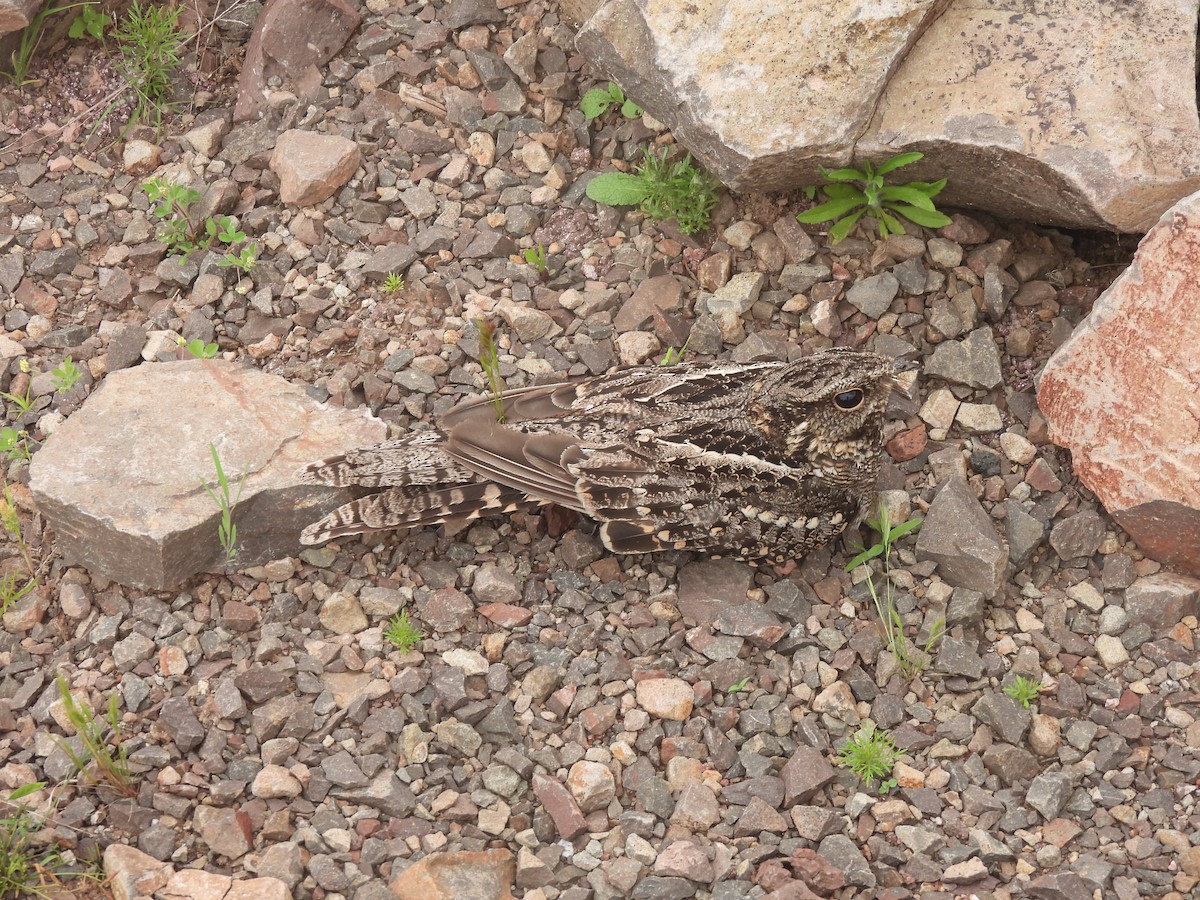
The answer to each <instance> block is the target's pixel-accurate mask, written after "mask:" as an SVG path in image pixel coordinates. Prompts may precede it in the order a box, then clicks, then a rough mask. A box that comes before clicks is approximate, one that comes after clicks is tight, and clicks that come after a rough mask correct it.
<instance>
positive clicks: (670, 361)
mask: <svg viewBox="0 0 1200 900" xmlns="http://www.w3.org/2000/svg"><path fill="white" fill-rule="evenodd" d="M691 342H692V336H691V335H690V334H689V335H688V338H687V340H686V341H684V342H683V346H682V347H680V348H679V349H678V350H676V349H675V348H674V347H668V348H667V352H666V353H665V354H663V358H662V362H660V363H659V365H660V366H673V365H675V364H676V363H679V362H683V354H685V353H687V348H688V344H690V343H691Z"/></svg>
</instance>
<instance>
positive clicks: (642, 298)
mask: <svg viewBox="0 0 1200 900" xmlns="http://www.w3.org/2000/svg"><path fill="white" fill-rule="evenodd" d="M682 302H683V282H682V281H680V280H679V279H678V278H676V277H675V276H674V275H659V276H656V277H654V278H647V279H646V280H645V281H643V282H642V283H641V284H639V285H638V288H637V290H636V291H634V292H633V296H632V297H630V298H629V299H628V300H626V301H625V305H624V306H622V307H621V309H620V311H619V312H618V313H617V315H616V318H615V319H613V325H614V326H616V329H617V331H619V332H622V333H624V332H626V331H637V330H638V329H639V328H641V327H643V326H644V325H648V324H650V322H652V321H653V319H654V311H655V310H656V309H660V310H670V309H678V308H679V305H680V304H681V303H682Z"/></svg>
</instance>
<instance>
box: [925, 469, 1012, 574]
mask: <svg viewBox="0 0 1200 900" xmlns="http://www.w3.org/2000/svg"><path fill="white" fill-rule="evenodd" d="M916 549H917V558H918V559H928V560H932V561H934V562H936V563H937V564H938V571H939V572H940V573H941V576H942V578H943V579H945V580H946V582H947V583H949V584H951V585H953V586H954V587H965V588H970V589H971V590H973V591H979V593H981V594H983V595H984V596H985V597H988V598H994V597H995V596H996V595H998V594H999V593H1000V589H1001V586H1002V585H1003V583H1004V571H1005V566H1007V565H1008V548H1006V547H1005V546H1004V543H1003V542H1002V541H1001V540H1000V538H999V537H998V536H997V534H996V529H995V527H994V526H993V525H992V518H991V516H989V515H988V514H987V513H986V512H985V511H984V509H983V507H982V506H981V505H980V504H979V500H977V499H976V497H975V492H974V491H972V490H971V486H970V485H969V484H968V483H967V481H966V479H964V478H962V477H960V476H957V475H955V476H953V477H951V478H950V479H949V480H947V482H946V483H945V484H944V485H943V486H942V487H941V489H939V490H938V492H937V495H936V496H935V497H934V498H933V503H932V504H930V507H929V512H928V514H927V515H926V516H925V522H924V524H923V525H922V526H921V531H920V533H919V534H918V536H917V548H916Z"/></svg>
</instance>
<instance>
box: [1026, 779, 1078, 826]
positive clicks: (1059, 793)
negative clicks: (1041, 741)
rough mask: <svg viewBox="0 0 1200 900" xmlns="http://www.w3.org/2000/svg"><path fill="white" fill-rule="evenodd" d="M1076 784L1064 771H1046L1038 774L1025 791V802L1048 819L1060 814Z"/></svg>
mask: <svg viewBox="0 0 1200 900" xmlns="http://www.w3.org/2000/svg"><path fill="white" fill-rule="evenodd" d="M1074 790H1075V784H1074V782H1073V781H1072V780H1071V778H1070V777H1068V776H1067V775H1066V774H1064V773H1063V772H1046V773H1045V774H1042V775H1039V776H1037V777H1036V778H1035V779H1033V781H1032V783H1030V785H1029V790H1028V791H1026V793H1025V802H1026V803H1028V804H1029V805H1030V806H1032V807H1033V808H1034V809H1036V810H1037V811H1038V812H1040V813H1041V814H1042V816H1043V818H1045V819H1046V821H1047V822H1048V821H1050V820H1051V819H1053V818H1055V817H1057V816H1058V814H1059V813H1060V812H1062V809H1063V807H1064V806H1066V805H1067V801H1068V800H1069V799H1071V794H1072V792H1073V791H1074Z"/></svg>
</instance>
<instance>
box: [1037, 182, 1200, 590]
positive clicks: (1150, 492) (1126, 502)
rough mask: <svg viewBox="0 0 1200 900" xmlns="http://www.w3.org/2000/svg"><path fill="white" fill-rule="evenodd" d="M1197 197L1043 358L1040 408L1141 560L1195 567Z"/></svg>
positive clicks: (1198, 525)
mask: <svg viewBox="0 0 1200 900" xmlns="http://www.w3.org/2000/svg"><path fill="white" fill-rule="evenodd" d="M1198 268H1200V194H1192V195H1191V196H1189V197H1187V198H1185V199H1184V200H1181V201H1180V202H1179V203H1177V204H1176V205H1175V206H1174V207H1172V208H1171V209H1170V210H1169V211H1168V212H1167V213H1166V214H1165V215H1164V216H1163V217H1162V219H1161V220H1159V222H1158V224H1157V225H1155V226H1154V227H1153V228H1152V229H1151V230H1150V231H1149V233H1147V235H1146V236H1145V238H1143V239H1142V243H1141V246H1140V247H1139V248H1138V252H1137V255H1136V256H1135V257H1134V260H1133V263H1132V264H1131V265H1130V267H1129V269H1127V270H1126V271H1125V272H1124V273H1123V274H1122V275H1121V276H1120V277H1119V278H1118V279H1117V280H1116V281H1115V282H1113V285H1112V286H1111V287H1110V288H1109V289H1108V290H1107V291H1105V292H1104V294H1102V295H1101V297H1100V299H1099V300H1097V301H1096V304H1095V306H1094V307H1093V309H1092V312H1091V314H1090V315H1089V316H1088V317H1087V318H1086V319H1085V320H1084V321H1083V322H1082V323H1081V324H1080V326H1079V327H1078V328H1077V329H1076V330H1075V333H1074V334H1073V335H1071V337H1070V338H1069V339H1068V340H1067V342H1066V343H1065V344H1063V345H1062V347H1060V348H1059V349H1058V351H1057V352H1056V353H1055V354H1054V355H1053V356H1052V357H1051V358H1050V361H1049V362H1048V363H1047V364H1046V368H1045V371H1044V372H1043V374H1042V378H1041V381H1040V383H1039V385H1038V405H1039V406H1040V407H1041V409H1042V412H1043V413H1044V414H1045V416H1046V419H1047V421H1048V423H1049V432H1050V439H1051V440H1053V441H1054V442H1055V443H1056V444H1059V445H1061V446H1064V447H1067V448H1069V449H1070V450H1071V459H1072V465H1073V467H1074V469H1075V472H1076V473H1077V474H1078V475H1079V478H1080V480H1081V481H1083V483H1084V484H1086V485H1087V486H1088V487H1089V488H1090V489H1091V490H1092V491H1094V492H1095V493H1096V495H1097V496H1098V497H1099V498H1100V501H1101V502H1102V503H1103V504H1104V506H1105V508H1106V509H1107V510H1108V512H1109V513H1110V514H1111V515H1112V517H1113V518H1114V519H1115V520H1116V521H1117V523H1118V524H1119V525H1120V526H1121V527H1122V528H1124V529H1125V531H1127V532H1128V533H1129V535H1130V536H1131V537H1132V538H1133V539H1134V540H1135V541H1137V543H1138V545H1139V546H1140V547H1141V548H1142V549H1143V550H1144V551H1145V552H1146V553H1147V554H1148V555H1150V556H1152V557H1154V558H1155V559H1157V560H1159V561H1160V562H1164V563H1167V564H1169V565H1173V566H1177V567H1179V568H1181V569H1182V570H1184V571H1185V572H1188V573H1189V574H1192V575H1200V550H1197V548H1198V547H1200V496H1198V495H1197V492H1196V485H1197V484H1200V353H1197V340H1196V335H1197V333H1198V332H1200V283H1198V282H1197V281H1196V271H1197V269H1198Z"/></svg>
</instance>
